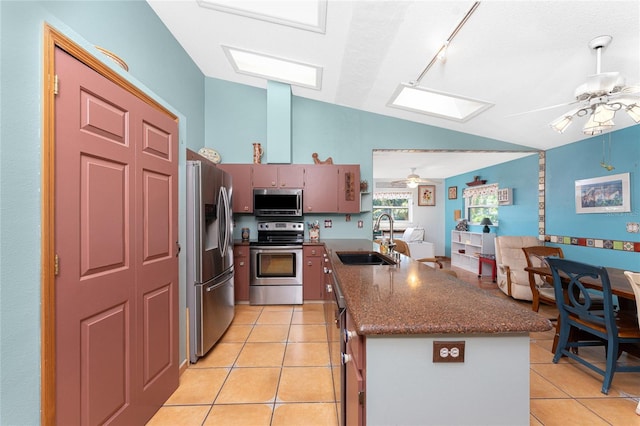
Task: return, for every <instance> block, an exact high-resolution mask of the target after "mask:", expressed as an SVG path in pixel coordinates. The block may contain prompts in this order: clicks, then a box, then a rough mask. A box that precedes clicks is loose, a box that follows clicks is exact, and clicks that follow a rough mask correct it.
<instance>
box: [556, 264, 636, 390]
mask: <svg viewBox="0 0 640 426" xmlns="http://www.w3.org/2000/svg"><path fill="white" fill-rule="evenodd" d="M547 263H548V264H549V267H550V268H551V273H552V274H553V287H554V290H555V296H556V306H557V307H558V312H559V314H560V335H559V337H558V347H557V349H556V353H555V355H554V357H553V362H554V363H557V362H558V361H559V360H560V358H561V357H562V356H567V357H569V358H571V359H573V360H575V361H577V362H579V363H581V364H582V365H584V366H585V367H587V368H590V369H591V370H593V371H595V372H596V373H598V374H601V375H602V376H603V378H604V379H603V382H602V389H601V391H602V393H604V394H605V395H606V394H608V393H609V388H610V387H611V381H612V380H613V375H614V373H616V372H639V373H640V365H621V364H620V363H618V356H619V354H620V351H621V345H623V344H640V328H638V322H637V319H636V318H635V315H633V316H631V315H620V314H618V315H616V312H615V309H614V304H613V294H612V292H611V283H610V282H609V275H608V274H607V270H606V269H605V268H604V267H600V266H593V265H587V264H585V263H580V262H576V261H573V260H568V259H560V258H555V257H549V258H547ZM584 278H589V279H590V280H592V281H596V282H599V283H600V284H601V286H602V303H603V310H595V309H592V308H593V305H594V304H596V303H598V302H597V301H594V299H593V293H592V291H588V289H587V288H586V287H585V285H584V283H583V282H582V281H581V280H582V279H584ZM572 330H575V331H578V332H577V333H571V331H572ZM570 334H573V336H572V338H571V339H570V338H569V335H570ZM584 346H604V347H605V356H606V362H605V369H604V370H603V369H601V368H600V367H598V365H597V364H596V363H594V362H590V361H589V360H588V359H586V358H585V357H582V356H580V355H579V354H577V353H574V352H573V351H572V349H573V348H579V347H584Z"/></svg>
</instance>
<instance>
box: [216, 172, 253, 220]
mask: <svg viewBox="0 0 640 426" xmlns="http://www.w3.org/2000/svg"><path fill="white" fill-rule="evenodd" d="M251 166H252V165H251V164H218V167H219V168H221V169H222V170H224V171H225V172H227V173H229V174H230V175H231V179H232V180H233V182H232V188H233V189H232V192H231V206H232V209H233V212H234V213H253V189H252V188H251V176H252V167H251Z"/></svg>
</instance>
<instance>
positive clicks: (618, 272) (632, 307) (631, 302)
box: [524, 266, 640, 357]
mask: <svg viewBox="0 0 640 426" xmlns="http://www.w3.org/2000/svg"><path fill="white" fill-rule="evenodd" d="M605 269H606V270H607V275H609V283H610V284H611V293H613V294H614V295H615V296H618V308H619V310H620V312H628V313H629V315H637V312H638V311H637V307H636V296H635V293H634V292H633V288H632V287H631V283H630V282H629V280H628V279H627V277H626V276H625V275H624V271H625V270H624V269H619V268H609V267H605ZM524 270H525V271H527V272H532V273H534V274H538V275H540V276H541V277H542V278H549V277H553V274H552V272H551V268H549V267H548V266H535V267H534V266H531V267H526V268H524ZM580 282H581V283H582V284H583V285H584V286H585V287H586V288H589V289H593V290H599V291H602V283H601V282H600V281H599V280H594V279H591V278H589V277H582V278H581V279H580ZM559 332H560V318H559V317H558V321H557V323H556V336H555V338H554V339H553V346H552V349H551V351H552V352H553V353H555V352H556V346H557V344H558V337H559ZM625 350H626V351H627V352H629V353H631V354H633V355H635V356H638V357H640V347H637V346H633V347H625Z"/></svg>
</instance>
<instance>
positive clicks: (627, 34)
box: [147, 0, 640, 177]
mask: <svg viewBox="0 0 640 426" xmlns="http://www.w3.org/2000/svg"><path fill="white" fill-rule="evenodd" d="M147 1H148V3H149V4H150V5H151V7H152V8H153V10H154V11H155V12H156V13H157V14H158V16H159V17H160V19H161V20H162V21H163V22H164V24H165V25H166V26H167V27H168V29H169V30H170V31H171V32H172V33H173V34H174V36H175V37H176V39H177V40H178V41H179V42H180V43H181V45H182V46H183V47H184V49H185V50H186V51H187V53H188V54H189V55H190V56H191V57H192V58H193V60H194V61H195V62H196V64H197V65H198V66H199V68H200V69H201V70H202V72H203V73H204V74H205V75H206V76H208V77H214V78H218V79H222V80H228V81H232V82H236V83H241V84H246V85H250V86H255V87H262V88H266V80H265V79H264V78H258V77H253V76H248V75H244V74H240V73H237V72H236V71H235V70H234V68H233V67H232V66H231V64H230V62H229V60H228V59H227V57H226V56H225V53H224V51H223V48H222V46H229V47H235V48H239V49H243V50H249V51H254V52H259V53H264V54H267V55H271V56H275V57H279V58H286V59H290V60H294V61H298V62H302V63H306V64H312V65H317V66H320V67H322V81H321V88H320V89H319V90H316V89H310V88H304V87H298V86H295V85H292V93H293V94H294V95H295V96H300V97H304V98H309V99H314V100H318V101H322V102H328V103H333V104H337V105H342V106H347V107H351V108H356V109H360V110H364V111H369V112H373V113H377V114H382V115H386V116H392V117H396V118H400V119H403V120H409V121H414V122H418V123H423V124H427V125H432V126H437V127H442V128H447V129H451V130H455V131H459V132H464V133H469V134H473V135H479V136H483V137H488V138H493V139H497V140H501V141H505V142H510V143H514V144H519V145H523V146H526V147H530V148H534V149H549V148H553V147H556V146H560V145H564V144H568V143H572V142H576V141H579V140H582V139H585V138H588V137H591V136H587V135H585V134H583V133H582V126H583V124H584V123H582V121H585V122H586V118H579V119H576V120H575V121H576V122H577V123H578V122H579V123H580V124H574V125H572V126H571V127H569V128H568V129H567V130H566V131H565V133H563V134H558V133H556V132H555V131H553V130H552V129H551V128H550V127H549V123H550V122H551V121H552V120H554V119H555V118H557V117H558V116H560V115H562V114H563V113H564V112H566V111H568V110H570V109H571V108H572V107H571V106H569V105H566V104H568V103H570V102H572V101H575V97H574V96H575V95H574V90H575V89H576V87H577V86H579V85H581V84H582V83H584V82H585V80H586V78H587V76H588V75H591V74H595V72H596V53H595V51H594V50H593V49H591V48H589V46H588V43H589V42H590V41H591V40H592V39H593V38H594V37H596V36H600V35H604V34H606V35H611V36H612V37H613V40H612V42H611V44H610V45H609V46H608V47H606V48H605V49H604V50H603V51H602V71H618V72H620V73H621V74H622V75H623V76H625V77H626V80H627V81H626V84H627V85H639V84H640V2H639V1H637V0H632V1H484V2H481V3H480V5H479V6H478V7H477V9H476V10H475V11H474V12H473V14H472V15H471V16H470V17H469V19H468V20H467V21H466V23H465V24H464V25H463V26H462V28H461V29H460V31H459V32H458V33H457V34H456V35H455V38H454V39H453V40H452V41H451V43H450V44H449V46H448V50H447V54H446V60H445V61H444V62H442V61H439V60H438V61H436V62H434V64H433V66H432V67H431V68H430V69H429V70H428V71H427V72H426V74H425V75H424V77H423V78H422V79H421V81H420V86H421V87H425V88H429V89H432V90H435V91H439V92H445V93H449V94H454V95H458V96H462V97H467V98H473V99H478V100H482V101H486V102H490V103H492V104H493V106H492V107H491V108H489V109H487V110H486V111H484V112H482V113H480V114H479V115H477V116H476V117H473V118H471V119H470V120H468V121H466V122H457V121H452V120H447V119H444V118H438V117H434V116H429V115H424V114H419V113H416V112H410V111H406V110H403V109H398V108H392V107H389V106H388V103H389V101H390V100H391V98H392V96H393V94H394V91H395V90H396V89H397V88H398V86H399V85H400V84H401V83H409V82H412V81H416V80H417V79H418V76H419V75H420V73H421V72H422V71H423V70H424V69H425V67H426V66H427V64H428V63H429V62H430V61H431V60H432V58H434V56H435V55H436V53H437V52H438V50H439V49H440V47H441V46H442V43H443V42H444V41H445V40H446V39H447V38H448V37H449V36H450V35H451V33H452V31H453V29H454V28H455V27H456V26H457V25H458V24H459V23H460V21H461V20H462V19H463V18H464V16H465V14H466V13H467V11H468V10H469V9H470V8H471V7H472V5H473V4H474V2H471V1H334V0H328V2H326V3H324V2H320V4H321V6H322V5H324V6H326V8H325V11H326V15H325V18H326V20H325V22H326V26H325V29H324V30H322V29H321V30H320V31H310V30H308V29H301V28H297V27H293V26H288V25H283V24H281V23H276V22H273V21H269V20H262V19H257V18H256V17H252V16H247V13H244V12H243V10H242V9H243V8H245V7H250V6H251V5H252V4H253V3H256V4H257V3H262V5H263V6H264V5H265V4H267V5H272V6H273V10H274V11H275V10H277V9H278V8H280V7H282V6H283V5H284V8H285V9H286V8H287V7H289V6H292V5H293V4H294V3H295V2H291V1H289V2H287V1H275V0H274V1H270V0H264V1H262V2H252V1H237V0H236V1H213V0H211V1H205V0H200V1H196V0H182V1H166V0H147ZM305 2H306V3H309V2H312V1H311V0H305ZM312 3H313V2H312ZM212 6H213V7H212ZM238 11H239V12H240V13H236V12H238ZM554 105H562V106H557V107H555V108H550V109H545V110H542V111H534V112H530V113H527V114H519V113H523V112H526V111H533V110H538V109H540V108H543V107H548V106H554ZM514 114H518V115H514ZM615 123H616V127H615V128H614V129H616V130H617V129H621V128H624V127H628V126H632V125H636V123H635V122H634V121H633V120H632V119H631V118H630V117H628V116H627V115H626V114H622V113H618V114H617V115H616V117H615ZM479 149H482V147H479ZM418 172H419V173H420V170H418ZM427 173H428V172H426V171H425V172H424V173H423V174H427ZM407 174H408V170H407ZM434 177H444V176H434Z"/></svg>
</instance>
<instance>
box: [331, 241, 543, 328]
mask: <svg viewBox="0 0 640 426" xmlns="http://www.w3.org/2000/svg"><path fill="white" fill-rule="evenodd" d="M324 243H325V245H326V247H327V249H328V251H329V252H330V253H331V262H332V266H333V271H334V273H335V275H336V277H337V280H338V283H339V285H340V288H341V289H342V293H343V294H344V298H345V301H346V302H347V306H348V308H349V312H350V314H351V316H352V318H353V321H354V323H355V325H356V331H357V332H358V334H361V335H375V334H390V335H393V334H470V333H473V334H475V333H491V334H493V333H518V332H529V331H546V330H549V329H551V323H550V322H549V320H547V319H546V318H544V317H543V316H541V315H539V314H537V313H535V312H533V311H531V310H530V309H526V308H524V307H521V306H518V305H517V304H515V303H513V302H511V301H509V300H505V299H503V298H501V297H497V296H494V295H492V294H491V293H489V292H487V291H484V290H482V289H479V288H477V287H474V286H472V285H470V284H467V283H465V282H463V281H461V280H459V279H457V278H455V277H452V276H451V275H448V274H445V273H442V272H441V271H438V270H436V269H433V268H429V267H427V266H424V265H422V264H421V263H419V262H416V261H414V260H413V259H411V258H409V257H407V256H404V255H400V263H399V264H398V265H393V266H392V265H382V266H369V265H362V266H361V265H344V264H342V262H341V261H340V259H338V257H337V255H336V252H340V251H352V250H372V249H373V250H374V251H377V247H378V246H377V244H375V243H372V242H371V241H369V240H337V239H336V240H325V241H324Z"/></svg>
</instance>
